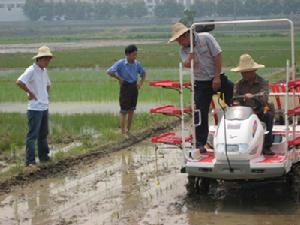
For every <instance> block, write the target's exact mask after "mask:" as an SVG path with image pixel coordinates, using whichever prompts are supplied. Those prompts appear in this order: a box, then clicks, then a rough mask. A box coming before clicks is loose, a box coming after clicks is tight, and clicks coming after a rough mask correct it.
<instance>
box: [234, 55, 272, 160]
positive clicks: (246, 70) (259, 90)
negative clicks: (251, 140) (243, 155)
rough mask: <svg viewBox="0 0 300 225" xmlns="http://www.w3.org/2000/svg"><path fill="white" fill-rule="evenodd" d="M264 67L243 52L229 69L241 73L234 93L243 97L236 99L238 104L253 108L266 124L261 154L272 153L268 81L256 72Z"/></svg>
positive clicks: (270, 106)
mask: <svg viewBox="0 0 300 225" xmlns="http://www.w3.org/2000/svg"><path fill="white" fill-rule="evenodd" d="M264 67H265V66H264V65H262V64H258V63H256V62H255V61H254V60H253V58H252V57H251V56H250V55H249V54H243V55H241V56H240V61H239V65H238V66H237V67H235V68H232V69H231V71H233V72H240V73H241V75H242V79H241V80H239V81H238V82H237V84H236V86H235V95H236V96H243V97H244V98H239V99H238V104H240V105H244V106H249V107H251V108H253V109H254V112H255V113H257V116H258V117H259V119H260V120H261V121H263V122H264V123H265V124H266V129H267V131H268V134H267V135H266V136H265V141H264V149H263V154H265V155H274V153H273V152H272V151H271V146H272V141H273V140H272V138H273V137H272V128H273V118H274V112H273V110H271V109H272V108H273V107H272V105H270V104H269V103H268V95H269V82H268V81H267V80H265V79H263V78H262V77H261V76H259V75H257V73H256V70H257V69H260V68H264Z"/></svg>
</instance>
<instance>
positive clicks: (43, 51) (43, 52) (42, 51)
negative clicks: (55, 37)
mask: <svg viewBox="0 0 300 225" xmlns="http://www.w3.org/2000/svg"><path fill="white" fill-rule="evenodd" d="M46 56H50V57H53V54H52V53H51V52H50V48H48V47H47V46H42V47H40V48H39V49H38V53H37V55H35V56H33V57H32V59H37V58H41V57H46Z"/></svg>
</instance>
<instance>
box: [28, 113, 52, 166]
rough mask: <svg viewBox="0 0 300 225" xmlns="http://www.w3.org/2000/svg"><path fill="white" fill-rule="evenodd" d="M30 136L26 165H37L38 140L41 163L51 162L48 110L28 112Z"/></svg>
mask: <svg viewBox="0 0 300 225" xmlns="http://www.w3.org/2000/svg"><path fill="white" fill-rule="evenodd" d="M27 116H28V128H29V131H28V134H27V137H26V165H28V164H30V163H35V142H36V140H38V157H39V160H40V161H47V160H49V156H48V153H49V146H48V141H47V135H48V110H45V111H35V110H28V111H27Z"/></svg>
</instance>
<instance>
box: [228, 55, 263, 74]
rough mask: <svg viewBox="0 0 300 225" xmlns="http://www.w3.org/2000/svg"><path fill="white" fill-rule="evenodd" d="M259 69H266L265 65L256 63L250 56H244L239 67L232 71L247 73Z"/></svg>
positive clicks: (241, 57)
mask: <svg viewBox="0 0 300 225" xmlns="http://www.w3.org/2000/svg"><path fill="white" fill-rule="evenodd" d="M259 68H265V65H262V64H258V63H256V62H255V61H254V60H253V58H252V57H251V56H250V55H248V54H243V55H241V56H240V63H239V65H238V66H237V67H235V68H232V69H231V70H230V71H233V72H246V71H253V70H257V69H259Z"/></svg>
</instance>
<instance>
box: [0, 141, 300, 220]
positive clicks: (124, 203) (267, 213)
mask: <svg viewBox="0 0 300 225" xmlns="http://www.w3.org/2000/svg"><path fill="white" fill-rule="evenodd" d="M156 156H157V157H156ZM181 163H182V152H181V150H179V149H176V148H160V149H159V150H158V151H157V154H155V148H154V146H153V144H152V143H150V142H149V141H148V140H146V141H144V142H142V143H140V144H137V145H135V146H132V147H129V148H127V149H124V150H121V151H119V152H115V153H112V154H107V155H105V157H102V158H97V159H96V158H95V159H94V160H91V161H86V160H85V161H84V162H83V163H82V164H79V165H77V166H76V167H72V168H71V169H69V170H66V171H65V172H64V173H61V174H60V175H59V176H55V177H51V178H48V179H40V180H37V181H34V182H33V181H32V182H31V183H30V184H27V185H26V186H23V187H19V188H16V189H14V190H13V191H12V192H10V193H8V194H2V195H0V224H5V225H10V224H20V225H22V224H26V225H37V224H45V225H48V224H55V225H66V224H86V225H91V224H92V225H97V224H99V225H100V224H101V225H117V224H118V225H119V224H124V225H135V224H137V225H162V224H164V225H174V224H182V225H188V224H189V225H199V224H200V225H202V224H203V225H219V224H220V225H221V224H222V225H224V224H226V225H231V224H232V225H233V224H234V225H250V224H251V225H263V224H266V225H297V224H300V215H299V213H300V207H299V205H298V204H295V203H294V202H293V200H292V199H291V198H290V195H289V191H288V189H287V188H286V186H284V185H283V184H281V183H278V184H273V183H270V184H259V185H258V184H257V185H252V184H251V185H250V184H243V185H240V184H238V185H237V184H232V183H229V184H226V183H225V184H224V183H220V184H218V185H215V186H214V187H213V188H212V189H211V191H210V192H209V193H208V194H206V195H200V194H199V193H197V192H193V193H191V192H188V191H187V189H186V188H185V185H186V183H187V176H186V174H181V173H180V172H179V171H180V168H181Z"/></svg>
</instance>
